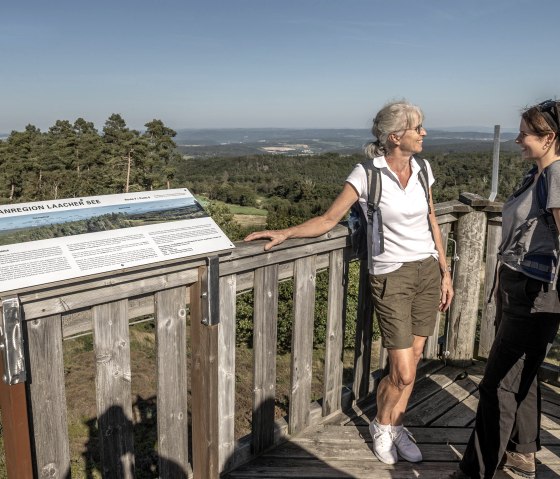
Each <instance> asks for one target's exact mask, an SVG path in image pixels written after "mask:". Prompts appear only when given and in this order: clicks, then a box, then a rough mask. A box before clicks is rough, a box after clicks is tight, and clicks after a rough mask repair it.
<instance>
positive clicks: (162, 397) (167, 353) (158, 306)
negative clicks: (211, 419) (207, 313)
mask: <svg viewBox="0 0 560 479" xmlns="http://www.w3.org/2000/svg"><path fill="white" fill-rule="evenodd" d="M155 311H156V314H155V317H156V339H157V377H158V383H157V388H158V394H157V412H158V414H157V429H158V456H159V477H179V476H180V477H188V474H189V454H188V439H189V435H188V425H187V423H188V421H187V417H188V413H187V332H186V329H187V325H186V288H185V287H184V286H180V287H178V288H172V289H166V290H165V291H159V292H157V293H156V294H155Z"/></svg>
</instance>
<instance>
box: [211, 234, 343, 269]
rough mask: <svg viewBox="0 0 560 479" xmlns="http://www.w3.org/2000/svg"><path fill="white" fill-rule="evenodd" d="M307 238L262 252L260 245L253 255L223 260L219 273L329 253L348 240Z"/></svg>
mask: <svg viewBox="0 0 560 479" xmlns="http://www.w3.org/2000/svg"><path fill="white" fill-rule="evenodd" d="M308 240H309V241H308ZM308 240H288V241H286V242H284V243H282V245H285V244H286V243H290V244H292V242H293V243H296V244H298V245H297V246H294V247H293V248H291V249H285V248H284V249H282V248H276V247H275V248H273V249H272V250H269V251H267V252H263V250H262V246H261V248H260V249H258V250H257V251H255V255H254V256H251V257H248V258H243V259H238V260H236V259H233V260H231V261H225V262H224V263H223V264H221V265H220V274H221V275H225V274H233V273H240V272H244V271H250V270H256V269H258V268H262V267H265V266H271V265H273V264H280V263H285V262H290V261H295V260H296V259H298V258H303V257H305V256H313V255H317V254H321V253H329V252H331V251H334V250H337V249H340V248H345V247H346V246H347V243H348V241H349V240H348V237H347V236H342V237H337V238H334V239H330V240H328V241H324V242H319V243H315V242H313V241H310V239H308ZM282 245H280V246H282Z"/></svg>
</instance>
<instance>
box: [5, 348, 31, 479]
mask: <svg viewBox="0 0 560 479" xmlns="http://www.w3.org/2000/svg"><path fill="white" fill-rule="evenodd" d="M3 374H4V360H3V359H2V355H1V354H0V378H1V377H2V376H3ZM0 410H1V411H2V437H3V439H4V455H5V457H6V472H7V473H8V477H9V478H10V479H32V478H33V463H32V460H31V441H30V438H29V420H28V417H27V393H26V391H25V384H24V383H21V384H14V385H12V386H9V385H8V384H6V383H5V382H4V381H2V379H0Z"/></svg>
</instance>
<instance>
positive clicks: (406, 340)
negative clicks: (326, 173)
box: [245, 101, 453, 464]
mask: <svg viewBox="0 0 560 479" xmlns="http://www.w3.org/2000/svg"><path fill="white" fill-rule="evenodd" d="M423 118H424V115H423V113H422V111H421V110H420V108H418V107H417V106H415V105H412V104H410V103H408V102H406V101H398V102H393V103H389V104H387V105H385V106H384V107H383V108H382V109H381V110H380V111H379V112H378V113H377V115H376V116H375V119H374V121H373V127H372V133H373V135H374V136H375V137H376V141H374V142H371V143H368V144H367V145H366V147H365V154H366V157H367V161H368V162H371V166H372V167H373V168H376V169H378V170H379V173H380V175H381V184H382V185H383V188H382V191H381V197H380V201H379V209H380V210H381V211H382V213H383V222H382V223H383V229H382V233H383V245H384V247H383V248H382V249H381V250H377V249H374V248H373V247H370V248H368V250H369V251H370V252H371V253H370V256H371V258H369V259H370V262H369V264H370V269H369V273H370V284H371V292H372V296H373V302H374V305H375V309H376V315H377V320H378V322H379V329H380V331H381V339H382V344H383V346H384V347H385V348H387V350H388V356H389V374H388V375H387V376H386V377H384V378H383V379H382V380H381V382H380V383H379V387H378V389H377V416H376V417H375V419H374V420H373V421H372V422H371V424H370V432H371V435H372V438H373V451H374V453H375V455H376V456H377V458H378V459H379V460H380V461H382V462H384V463H386V464H394V463H396V462H397V461H398V457H399V455H400V456H401V457H402V458H403V459H405V460H407V461H410V462H418V461H421V460H422V453H421V452H420V450H419V449H418V446H416V444H415V442H414V439H413V437H412V435H411V434H410V432H409V431H408V430H407V429H406V428H405V427H404V426H403V421H404V413H405V410H406V407H407V404H408V400H409V398H410V394H411V393H412V388H413V386H414V380H415V378H416V367H417V364H418V361H419V360H420V357H421V355H422V351H423V349H424V344H425V342H426V337H427V336H429V335H430V334H432V333H433V330H434V326H435V321H436V315H437V311H438V309H439V310H440V311H445V310H447V309H448V308H449V305H450V303H451V299H452V297H453V288H452V284H451V276H450V273H449V268H448V266H447V262H446V255H445V249H444V247H443V244H442V239H441V233H440V230H439V226H438V223H437V220H436V217H435V214H434V208H433V201H432V192H431V188H430V187H428V190H429V191H428V195H427V194H426V191H425V189H424V186H423V185H422V184H421V180H420V178H419V174H420V170H421V166H420V165H421V164H423V165H424V167H425V168H426V170H427V176H428V182H429V186H431V185H432V184H433V182H434V177H433V175H432V171H431V168H430V166H429V164H428V163H427V162H426V161H424V160H419V159H416V158H415V155H417V154H419V153H420V152H421V151H422V143H423V140H424V137H425V136H426V130H425V129H424V127H423V126H422V121H423ZM367 183H368V181H367V174H366V170H365V168H364V166H363V165H362V164H358V165H356V167H355V168H354V169H353V170H352V172H351V173H350V175H349V176H348V178H347V179H346V182H345V184H344V187H343V189H342V192H341V193H340V194H339V195H338V197H337V198H336V199H335V200H334V202H333V203H332V205H331V206H330V207H329V208H328V210H327V211H326V212H325V213H324V214H322V215H320V216H317V217H315V218H311V219H310V220H308V221H306V222H304V223H301V224H299V225H296V226H292V227H290V228H286V229H282V230H271V231H259V232H255V233H251V234H250V235H248V236H247V237H246V238H245V241H253V240H256V239H269V240H270V241H269V242H268V243H266V244H265V246H264V249H265V250H269V249H270V248H272V247H273V246H275V245H278V244H280V243H282V242H283V241H285V240H287V239H289V238H309V237H316V236H320V235H322V234H325V233H327V232H328V231H330V230H331V229H332V228H334V226H335V225H336V224H337V223H338V222H340V221H341V220H342V219H343V217H344V216H345V215H346V213H347V211H348V210H349V208H350V207H351V206H352V205H353V204H354V203H355V202H356V201H359V203H360V205H361V206H362V208H363V210H364V212H366V211H367V201H368V194H369V188H368V184H367ZM426 199H427V200H428V201H426Z"/></svg>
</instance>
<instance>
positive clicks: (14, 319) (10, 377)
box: [0, 296, 27, 385]
mask: <svg viewBox="0 0 560 479" xmlns="http://www.w3.org/2000/svg"><path fill="white" fill-rule="evenodd" d="M21 317H22V311H21V304H20V302H19V298H18V297H17V296H10V297H6V298H2V316H1V318H0V351H2V359H3V360H4V374H3V375H2V380H3V381H4V382H5V383H6V384H9V385H14V384H18V383H23V382H25V381H26V379H27V373H26V369H25V356H24V352H23V331H22V325H21Z"/></svg>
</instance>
